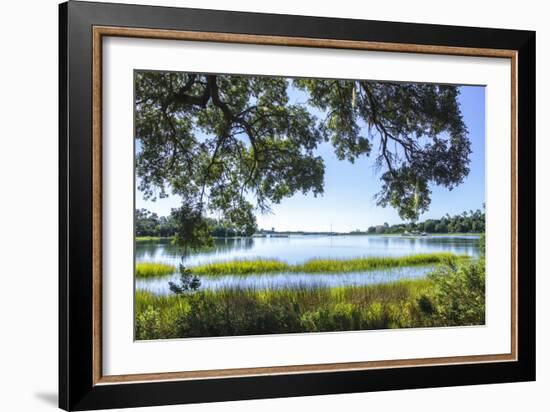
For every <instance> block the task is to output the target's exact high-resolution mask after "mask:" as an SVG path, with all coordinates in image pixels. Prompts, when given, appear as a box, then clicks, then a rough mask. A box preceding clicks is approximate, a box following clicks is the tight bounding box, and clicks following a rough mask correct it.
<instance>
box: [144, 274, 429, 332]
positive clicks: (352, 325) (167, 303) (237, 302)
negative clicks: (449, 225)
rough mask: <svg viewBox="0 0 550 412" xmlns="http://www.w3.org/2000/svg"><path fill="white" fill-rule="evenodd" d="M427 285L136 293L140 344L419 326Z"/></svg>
mask: <svg viewBox="0 0 550 412" xmlns="http://www.w3.org/2000/svg"><path fill="white" fill-rule="evenodd" d="M428 289H429V281H428V280H426V279H424V280H414V281H398V282H394V283H390V284H382V285H372V286H362V287H339V288H332V289H284V290H261V291H250V290H247V291H242V290H236V289H230V290H223V291H215V292H214V291H201V292H196V293H193V294H187V295H180V296H177V295H168V296H155V295H152V294H150V293H147V292H143V291H138V292H136V336H137V338H138V339H168V338H178V337H184V336H185V337H192V336H234V335H250V334H271V333H297V332H322V331H344V330H365V329H385V328H405V327H412V326H419V325H421V324H422V320H421V317H422V314H421V312H420V311H419V308H418V305H417V304H416V303H415V302H416V300H417V299H418V298H419V297H420V296H421V295H422V294H423V293H424V292H427V291H428Z"/></svg>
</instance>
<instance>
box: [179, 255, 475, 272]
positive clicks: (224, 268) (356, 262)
mask: <svg viewBox="0 0 550 412" xmlns="http://www.w3.org/2000/svg"><path fill="white" fill-rule="evenodd" d="M467 258H468V256H465V255H455V254H453V253H427V254H417V255H411V256H400V257H363V258H353V259H311V260H308V261H307V262H305V263H302V264H296V265H291V264H288V263H285V262H283V261H280V260H269V259H254V260H233V261H229V262H216V263H208V264H204V265H199V266H195V267H192V268H190V269H191V270H192V271H193V273H195V274H197V275H202V276H219V275H252V274H264V273H289V272H290V273H292V272H294V273H350V272H364V271H369V270H376V269H387V268H395V267H404V266H419V265H433V264H438V263H448V262H454V261H457V260H464V259H467Z"/></svg>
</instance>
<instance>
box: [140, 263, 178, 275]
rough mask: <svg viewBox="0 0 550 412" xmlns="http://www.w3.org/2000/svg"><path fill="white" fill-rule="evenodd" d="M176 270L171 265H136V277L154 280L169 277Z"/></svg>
mask: <svg viewBox="0 0 550 412" xmlns="http://www.w3.org/2000/svg"><path fill="white" fill-rule="evenodd" d="M176 270H177V268H176V267H175V266H173V265H167V264H164V263H153V262H140V263H136V277H138V278H155V277H160V276H166V275H171V274H172V273H174V272H175V271H176Z"/></svg>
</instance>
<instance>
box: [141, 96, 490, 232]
mask: <svg viewBox="0 0 550 412" xmlns="http://www.w3.org/2000/svg"><path fill="white" fill-rule="evenodd" d="M460 92H461V93H460V96H459V103H460V108H461V111H462V115H463V117H464V122H465V124H466V126H467V128H468V130H469V136H470V140H471V144H472V146H471V148H472V154H471V155H470V161H471V162H470V174H469V175H468V177H467V178H466V179H465V180H464V183H463V184H462V185H460V186H458V187H456V188H454V189H453V190H452V191H449V190H448V189H446V188H443V187H438V186H431V187H430V189H431V190H432V196H431V197H432V202H431V205H430V209H429V211H428V212H426V213H424V214H423V215H421V217H420V219H419V220H420V221H422V220H424V219H429V218H439V217H441V216H443V215H445V214H446V213H449V214H451V215H453V214H458V213H462V212H463V211H465V210H466V211H468V210H470V209H472V210H475V209H480V208H481V207H482V204H483V203H484V202H485V88H484V87H483V86H462V87H461V88H460ZM289 95H290V97H291V100H295V101H304V100H305V99H304V97H303V96H300V95H299V94H297V93H295V92H290V93H289ZM373 153H374V151H373ZM318 155H320V156H322V157H323V159H324V162H325V192H324V194H323V195H322V196H318V197H317V198H315V197H314V196H313V195H311V194H308V195H302V194H296V195H294V196H292V197H290V198H288V199H284V200H283V201H282V202H281V203H280V204H278V205H273V207H272V213H270V214H267V215H262V214H260V213H258V214H257V215H256V217H257V221H258V227H259V228H264V229H271V228H272V227H274V228H275V229H276V230H279V231H282V230H304V231H328V230H330V229H331V227H332V230H334V231H337V232H347V231H350V230H355V229H360V230H366V229H367V228H368V227H369V226H375V225H378V224H382V223H384V222H387V223H389V224H394V223H399V222H401V219H400V218H399V216H398V214H397V212H396V211H395V210H394V209H392V208H390V207H386V208H382V207H379V206H376V202H375V200H374V195H375V194H376V193H377V192H378V191H379V189H380V180H379V174H377V173H376V170H375V168H374V167H373V165H374V156H371V157H370V158H365V157H363V158H361V159H358V160H356V161H355V163H354V164H351V163H349V162H346V161H340V160H338V159H337V158H336V156H335V155H334V152H333V150H332V148H331V146H330V144H327V143H324V144H322V145H320V147H319V148H318ZM178 205H179V200H178V198H177V197H175V196H170V197H169V198H167V199H161V200H157V201H156V202H150V201H146V200H144V199H143V197H142V195H141V193H140V192H139V191H137V190H136V207H137V208H142V207H144V208H147V209H149V210H151V211H153V212H156V213H157V214H159V215H168V214H169V213H170V210H171V208H173V207H177V206H178Z"/></svg>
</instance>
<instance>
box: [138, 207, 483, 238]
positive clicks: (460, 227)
mask: <svg viewBox="0 0 550 412" xmlns="http://www.w3.org/2000/svg"><path fill="white" fill-rule="evenodd" d="M207 222H208V225H209V227H210V235H211V236H213V237H218V238H224V237H238V236H252V235H253V234H254V233H257V234H277V233H285V234H314V233H313V232H311V233H310V232H299V231H296V232H277V231H275V230H274V229H272V230H257V229H256V230H255V231H253V232H252V233H245V232H243V231H239V230H237V229H236V228H235V227H232V226H231V225H230V224H227V223H224V222H222V221H219V220H216V219H213V218H207ZM405 232H409V233H413V232H425V233H483V232H485V212H483V211H481V210H476V211H471V210H470V211H469V212H463V213H462V214H459V215H455V216H450V215H449V214H447V215H445V216H444V217H442V218H441V219H428V220H425V221H423V222H417V223H414V222H411V223H399V224H395V225H388V224H387V223H384V224H383V225H378V226H371V227H369V228H368V229H367V231H361V230H355V231H353V232H350V233H351V234H369V235H372V234H399V233H405ZM175 233H176V222H175V220H174V218H173V217H172V216H158V215H157V214H156V213H152V212H150V211H149V210H147V209H137V210H136V236H138V237H142V236H152V237H172V236H174V235H175ZM315 233H317V234H324V233H325V232H315ZM326 234H330V232H326ZM332 234H334V235H337V234H342V233H332Z"/></svg>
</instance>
